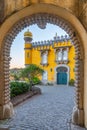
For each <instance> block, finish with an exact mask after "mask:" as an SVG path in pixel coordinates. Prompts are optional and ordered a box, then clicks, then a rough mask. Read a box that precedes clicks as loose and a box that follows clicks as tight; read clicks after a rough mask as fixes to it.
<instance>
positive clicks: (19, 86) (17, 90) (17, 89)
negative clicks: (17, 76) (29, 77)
mask: <svg viewBox="0 0 87 130" xmlns="http://www.w3.org/2000/svg"><path fill="white" fill-rule="evenodd" d="M10 89H11V98H12V97H15V96H17V95H20V94H23V93H25V92H28V91H29V90H30V85H29V84H28V83H24V82H11V83H10Z"/></svg>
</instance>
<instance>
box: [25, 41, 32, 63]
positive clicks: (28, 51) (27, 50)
mask: <svg viewBox="0 0 87 130" xmlns="http://www.w3.org/2000/svg"><path fill="white" fill-rule="evenodd" d="M29 64H32V44H29V43H25V65H29Z"/></svg>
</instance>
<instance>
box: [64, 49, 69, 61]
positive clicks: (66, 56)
mask: <svg viewBox="0 0 87 130" xmlns="http://www.w3.org/2000/svg"><path fill="white" fill-rule="evenodd" d="M66 60H68V52H67V50H64V51H63V61H66Z"/></svg>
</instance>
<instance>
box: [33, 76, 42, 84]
mask: <svg viewBox="0 0 87 130" xmlns="http://www.w3.org/2000/svg"><path fill="white" fill-rule="evenodd" d="M40 82H41V81H40V79H39V78H38V77H34V78H33V80H32V83H33V84H34V85H35V84H40Z"/></svg>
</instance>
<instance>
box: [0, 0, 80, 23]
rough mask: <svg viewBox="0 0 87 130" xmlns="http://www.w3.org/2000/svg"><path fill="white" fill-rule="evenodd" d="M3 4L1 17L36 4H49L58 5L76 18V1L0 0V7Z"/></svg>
mask: <svg viewBox="0 0 87 130" xmlns="http://www.w3.org/2000/svg"><path fill="white" fill-rule="evenodd" d="M3 3H4V10H3V8H1V10H2V13H4V16H3V17H7V16H9V15H11V14H13V13H15V12H16V11H18V10H21V9H23V8H25V7H26V6H29V5H31V4H36V3H47V4H49V3H50V4H54V5H58V6H61V7H63V8H65V9H67V10H68V11H70V12H71V13H73V14H75V15H76V16H78V0H0V5H3ZM1 17H2V16H1ZM0 19H1V18H0ZM0 21H1V20H0Z"/></svg>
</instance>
